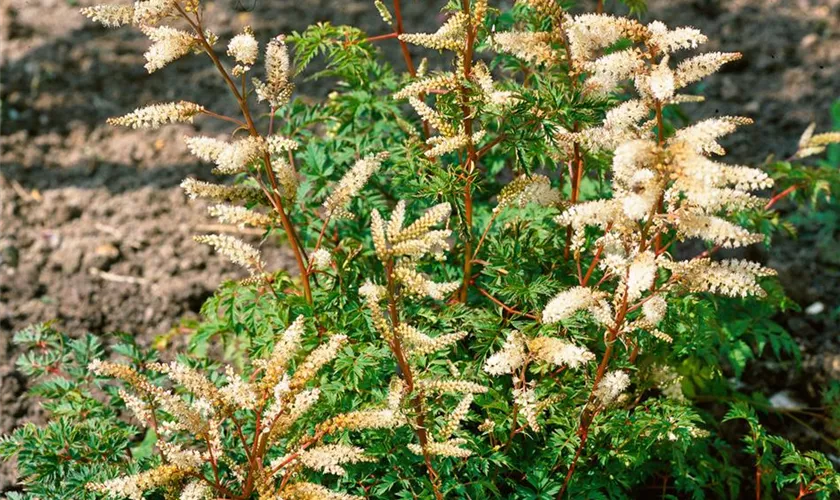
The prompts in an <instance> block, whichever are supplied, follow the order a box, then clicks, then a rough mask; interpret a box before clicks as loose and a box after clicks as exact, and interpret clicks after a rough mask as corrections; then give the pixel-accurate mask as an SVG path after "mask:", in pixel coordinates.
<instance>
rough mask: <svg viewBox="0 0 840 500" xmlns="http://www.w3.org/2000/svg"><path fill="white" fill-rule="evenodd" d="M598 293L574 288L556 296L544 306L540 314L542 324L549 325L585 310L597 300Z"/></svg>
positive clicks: (580, 287)
mask: <svg viewBox="0 0 840 500" xmlns="http://www.w3.org/2000/svg"><path fill="white" fill-rule="evenodd" d="M598 297H599V295H598V293H596V292H595V291H593V290H592V289H591V288H587V287H583V286H576V287H573V288H570V289H568V290H564V291H562V292H560V293H559V294H557V295H556V296H555V297H554V298H553V299H551V301H550V302H549V303H548V304H546V306H545V309H543V313H542V322H543V323H544V324H546V325H551V324H554V323H557V322H558V321H562V320H564V319H566V318H568V317H570V316H571V315H572V314H574V313H575V312H577V311H579V310H581V309H586V308H588V307H589V306H591V305H593V304H595V302H596V301H597V300H598Z"/></svg>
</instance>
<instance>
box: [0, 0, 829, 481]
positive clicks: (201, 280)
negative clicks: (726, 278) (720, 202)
mask: <svg viewBox="0 0 840 500" xmlns="http://www.w3.org/2000/svg"><path fill="white" fill-rule="evenodd" d="M80 3H81V5H89V4H91V3H92V2H91V1H90V0H83V1H81V2H80ZM406 3H407V4H408V5H407V6H406V7H407V9H406V10H407V12H406V25H407V28H408V29H412V28H417V27H418V26H421V25H423V26H429V25H431V24H434V23H435V22H436V19H435V18H434V17H435V16H429V15H428V12H430V11H431V9H429V8H428V7H427V6H426V5H425V4H426V2H425V1H420V0H415V1H408V2H406ZM442 3H443V2H435V6H436V7H435V8H437V6H438V4H442ZM491 3H495V2H491ZM507 3H510V2H507ZM611 3H614V2H607V4H608V7H609V5H610V4H611ZM336 5H339V6H336ZM371 5H372V1H368V0H346V1H343V2H340V3H336V2H330V1H328V0H295V1H291V0H224V1H220V2H217V3H212V4H210V5H209V7H208V12H207V16H206V18H207V19H209V20H212V24H213V25H214V26H216V27H226V28H227V29H226V30H224V31H221V32H220V33H219V34H220V35H221V36H222V37H223V38H226V37H228V36H230V35H231V34H233V33H234V32H235V31H238V30H239V29H240V28H241V27H242V26H244V25H246V24H250V25H252V26H253V27H254V28H255V30H256V31H257V34H258V36H259V37H260V38H261V39H263V40H264V39H267V38H268V37H269V36H272V35H275V34H277V33H281V32H288V31H290V30H292V29H297V30H301V29H303V28H304V27H305V26H306V25H308V24H310V23H312V22H315V21H321V20H330V21H332V22H334V23H337V24H353V25H356V26H360V27H362V28H363V29H368V30H369V32H371V33H373V34H378V33H381V32H384V30H385V26H384V25H383V24H382V23H381V21H380V20H379V18H378V15H377V14H376V12H375V11H374V10H373V9H372V6H371ZM0 12H2V14H1V15H0V41H1V42H2V47H0V58H2V59H1V60H2V68H1V69H0V73H2V90H1V91H0V98H2V134H0V140H2V150H0V434H1V433H4V432H7V431H9V430H10V429H11V428H12V427H14V426H15V425H16V424H17V423H19V422H20V421H22V420H24V419H28V418H37V413H38V407H37V405H33V404H30V402H29V401H28V400H27V399H25V398H23V397H21V395H22V393H23V391H24V389H25V385H26V380H25V378H24V377H22V376H21V375H20V374H19V373H18V372H16V371H15V370H14V365H13V357H14V352H13V350H12V346H11V342H10V340H11V334H12V333H13V332H14V331H16V330H18V329H20V328H23V327H24V326H26V325H28V324H30V323H33V322H38V321H45V320H50V319H57V320H58V324H59V325H60V327H62V328H64V329H66V330H67V331H69V332H82V331H92V332H94V333H102V332H107V331H114V330H122V331H127V332H131V333H134V334H136V335H141V336H144V337H147V338H148V337H151V336H154V335H155V334H159V333H163V332H165V331H167V330H168V329H169V328H171V326H172V325H173V324H175V323H177V322H178V321H179V319H180V318H182V317H184V316H187V315H194V314H195V313H196V312H197V311H198V308H199V307H200V305H201V303H202V302H203V301H204V299H206V298H207V297H208V296H209V295H210V294H211V293H212V290H213V289H214V288H215V287H216V285H217V284H218V283H219V282H220V281H221V280H223V279H228V278H234V277H239V276H241V272H240V271H239V270H238V269H236V268H235V267H234V266H232V265H230V264H228V263H227V262H226V261H225V260H224V259H222V258H220V257H215V256H212V255H211V252H210V251H209V250H208V249H207V248H205V247H204V246H202V245H198V244H195V243H193V242H192V239H191V238H192V235H193V234H195V233H196V232H197V231H200V230H201V229H200V226H202V225H206V224H210V223H212V221H211V220H210V219H209V218H207V217H206V212H205V210H204V209H203V206H202V205H201V204H200V203H190V202H188V201H187V200H186V199H185V197H184V196H183V194H182V193H181V191H180V189H179V188H178V184H179V182H180V181H181V179H183V178H184V177H185V176H187V175H192V176H196V177H199V178H205V179H209V178H210V177H211V176H210V174H209V171H208V170H209V169H208V168H207V167H206V166H205V165H199V164H197V163H196V162H195V161H194V160H193V159H192V158H191V157H190V156H189V155H188V154H187V152H186V150H185V148H184V146H183V144H182V142H181V140H180V138H181V137H182V136H183V135H184V134H185V133H192V132H193V131H200V132H202V133H209V134H214V133H221V129H217V128H213V126H212V125H210V124H207V123H206V122H198V123H196V125H194V126H186V125H182V126H178V127H170V128H166V129H163V130H160V131H154V132H146V131H132V130H125V129H113V128H111V127H108V126H106V125H105V124H104V120H105V118H107V117H109V116H113V115H117V114H122V113H125V112H128V111H130V110H132V109H133V108H135V107H136V106H138V105H141V104H146V103H150V102H154V101H159V100H172V99H180V98H185V99H189V100H194V101H196V102H201V103H211V104H212V107H213V109H214V110H217V111H220V112H229V111H230V112H232V106H233V103H232V102H231V100H230V99H229V98H228V96H227V94H226V90H225V88H224V87H223V85H222V84H221V82H220V81H219V80H218V78H217V77H216V76H215V74H214V73H213V72H212V69H211V68H208V66H207V65H206V64H205V61H203V60H201V59H200V58H198V57H189V58H186V59H185V60H183V61H179V62H178V63H177V64H174V65H172V66H171V67H169V68H166V69H164V70H162V71H160V72H158V73H155V74H153V75H148V74H146V72H145V70H144V69H143V68H142V64H143V59H142V52H143V50H144V48H145V42H144V41H143V39H142V37H141V36H139V35H138V34H136V33H134V32H132V31H131V30H126V29H122V30H116V31H109V30H105V29H103V28H100V27H97V26H96V25H94V24H93V23H89V22H87V21H86V20H84V19H83V18H82V17H81V16H80V15H78V13H77V7H76V6H71V5H70V2H67V1H65V0H28V1H24V0H0ZM647 17H648V18H658V19H661V20H663V21H664V22H666V23H667V24H670V25H678V24H692V25H695V26H697V27H699V28H700V29H701V30H703V31H704V32H705V33H706V34H707V35H708V36H709V39H710V41H711V42H710V44H709V49H712V50H740V51H742V52H743V53H744V55H745V57H744V59H743V61H742V62H740V63H738V64H737V65H733V66H732V67H730V68H728V69H727V70H726V72H724V73H722V74H720V75H718V76H716V77H714V78H712V79H710V80H709V81H708V84H707V85H706V87H705V88H704V89H703V92H704V94H705V95H706V96H707V98H708V100H707V102H706V103H705V104H702V105H693V107H690V108H689V107H687V108H686V110H687V111H688V112H690V113H692V114H694V113H696V116H698V117H702V116H707V115H712V114H746V115H749V116H753V117H754V118H756V120H757V125H756V126H753V127H748V128H745V129H743V130H742V131H741V132H740V133H739V134H737V136H735V139H734V140H733V141H731V143H730V145H729V146H730V149H731V153H732V156H731V160H732V161H742V162H757V161H761V160H762V159H763V158H764V157H765V156H766V155H767V154H768V153H775V154H777V155H779V156H786V155H788V154H790V153H791V152H792V151H793V150H794V149H795V144H796V139H797V138H798V136H799V134H800V133H801V132H802V130H803V129H804V128H805V127H806V126H807V124H808V123H810V122H811V121H816V122H817V124H818V125H819V127H820V129H826V128H827V127H828V126H829V125H830V122H829V116H828V109H829V106H830V105H831V103H832V102H833V101H834V100H835V99H837V98H838V97H840V91H838V89H840V70H839V69H840V0H822V1H818V0H797V1H793V0H789V1H779V0H777V1H771V0H732V1H715V0H679V1H666V0H652V1H651V9H650V14H649V15H648V16H647ZM385 46H386V47H389V46H388V45H385ZM390 49H393V47H390ZM390 52H391V53H390V54H389V58H392V59H393V60H395V61H398V60H399V59H398V57H399V56H398V54H396V53H395V52H396V51H393V50H391V51H390ZM304 90H308V91H310V92H314V93H320V91H322V90H323V89H304ZM250 238H251V240H252V241H254V242H255V243H256V242H257V240H256V239H254V237H250ZM267 247H268V248H267V249H266V252H267V257H268V259H269V260H270V261H271V262H272V264H273V265H276V266H280V267H284V266H287V265H289V264H290V262H289V258H288V255H287V254H286V253H284V252H283V251H281V250H277V249H274V246H273V245H267ZM823 257H824V256H822V255H820V251H819V250H817V249H816V248H815V247H814V246H807V247H806V246H803V245H800V244H791V243H785V242H783V243H781V245H780V247H779V249H778V250H777V251H776V252H775V253H774V256H773V257H771V258H770V259H769V260H770V264H771V265H773V266H775V267H777V268H779V269H780V270H781V271H782V276H783V278H784V279H785V282H786V284H787V286H788V289H789V291H790V293H791V294H792V295H793V297H794V298H796V299H797V300H799V301H800V302H801V303H802V304H803V305H804V306H807V305H809V304H811V303H813V302H815V301H822V302H823V303H824V304H825V305H826V306H827V311H832V310H834V309H835V308H837V307H838V306H840V300H838V298H837V297H838V293H837V292H838V288H840V282H838V280H837V279H836V278H837V269H836V267H835V266H834V265H832V264H828V263H826V262H825V259H824V258H823ZM103 272H104V273H106V274H103ZM125 281H129V282H125ZM785 320H786V321H787V322H788V326H789V327H790V328H791V329H792V332H793V333H794V334H796V335H797V337H798V339H799V340H800V341H801V343H802V345H803V347H804V348H805V350H806V367H809V368H808V370H809V371H808V372H807V373H808V379H805V378H803V377H802V376H801V375H788V374H785V373H777V374H776V375H775V378H774V379H773V383H774V384H776V385H775V387H770V388H768V390H773V391H778V390H781V389H783V388H788V387H791V388H794V389H795V390H797V391H799V392H801V393H803V398H811V399H812V398H813V395H814V392H813V390H814V387H816V386H815V384H817V383H820V382H821V381H824V380H825V379H826V378H827V377H837V376H838V372H840V369H838V370H831V369H828V368H831V367H833V366H835V365H836V366H837V367H838V368H840V358H838V357H837V356H838V355H837V353H838V352H840V346H838V345H837V340H836V335H835V334H836V330H837V325H836V323H834V322H832V321H830V320H829V319H828V312H826V313H824V314H822V315H819V316H816V317H815V316H805V315H792V316H790V317H789V318H786V319H785ZM817 353H819V354H818V355H817V357H814V356H812V355H814V354H817ZM815 374H816V375H815ZM805 380H809V382H808V383H805ZM2 467H5V466H0V492H2V491H5V488H8V487H9V486H10V485H11V484H12V481H13V476H12V475H11V472H10V471H9V470H8V469H6V470H5V474H4V469H2Z"/></svg>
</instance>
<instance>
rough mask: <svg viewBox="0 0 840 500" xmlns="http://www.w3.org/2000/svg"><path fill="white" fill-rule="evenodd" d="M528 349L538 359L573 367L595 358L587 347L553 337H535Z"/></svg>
mask: <svg viewBox="0 0 840 500" xmlns="http://www.w3.org/2000/svg"><path fill="white" fill-rule="evenodd" d="M528 349H529V350H530V351H531V352H532V353H533V354H534V356H535V357H536V358H537V359H540V360H542V361H545V362H546V363H551V364H554V365H557V366H568V367H569V368H572V369H575V368H580V367H581V366H583V365H584V364H585V363H588V362H590V361H592V360H594V359H595V355H594V354H592V353H591V352H589V350H587V349H586V348H585V347H580V346H576V345H574V344H572V343H570V342H567V341H565V340H563V339H557V338H553V337H537V338H534V339H532V340H530V341H529V342H528Z"/></svg>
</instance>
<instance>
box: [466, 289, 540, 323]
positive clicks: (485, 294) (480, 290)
mask: <svg viewBox="0 0 840 500" xmlns="http://www.w3.org/2000/svg"><path fill="white" fill-rule="evenodd" d="M475 289H476V290H478V293H480V294H481V295H484V296H485V297H487V298H488V299H490V301H491V302H493V303H494V304H496V305H497V306H499V307H501V308H502V309H504V310H505V311H507V312H509V313H511V314H516V315H518V316H525V317H526V318H531V319H533V320H538V319H539V318H538V317H537V316H535V315H533V314H528V313H524V312H522V311H518V310H516V309H514V308H512V307H510V306H509V305H507V304H505V303H504V302H502V301H501V300H499V299H497V298H496V297H493V296H492V295H491V294H490V292H488V291H487V290H485V289H483V288H481V287H475Z"/></svg>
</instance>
